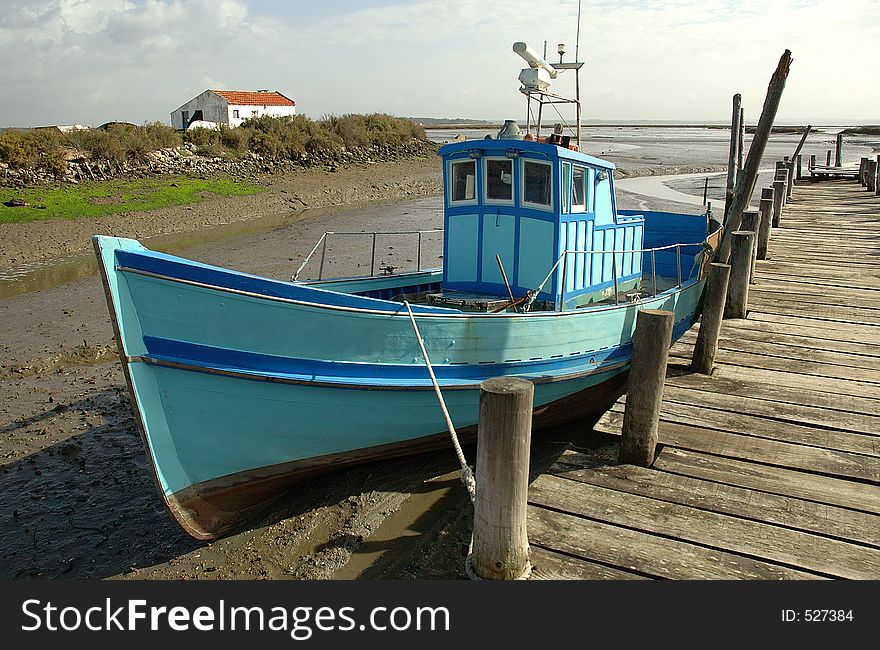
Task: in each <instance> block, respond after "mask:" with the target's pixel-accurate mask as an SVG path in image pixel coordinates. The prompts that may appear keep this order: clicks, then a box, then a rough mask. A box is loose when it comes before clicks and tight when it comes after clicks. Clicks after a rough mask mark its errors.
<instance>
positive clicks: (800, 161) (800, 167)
mask: <svg viewBox="0 0 880 650" xmlns="http://www.w3.org/2000/svg"><path fill="white" fill-rule="evenodd" d="M796 164H797V176H796V177H795V179H796V180H801V179H802V178H803V177H804V154H802V153H799V154H798V155H797V163H796Z"/></svg>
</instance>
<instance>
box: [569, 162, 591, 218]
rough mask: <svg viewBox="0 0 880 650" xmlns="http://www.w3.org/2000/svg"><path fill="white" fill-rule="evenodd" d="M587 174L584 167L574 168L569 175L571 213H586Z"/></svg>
mask: <svg viewBox="0 0 880 650" xmlns="http://www.w3.org/2000/svg"><path fill="white" fill-rule="evenodd" d="M588 177H589V174H588V173H587V169H586V167H575V168H574V169H573V170H572V175H571V211H572V212H586V211H587V178H588Z"/></svg>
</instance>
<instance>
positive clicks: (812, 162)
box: [810, 153, 816, 176]
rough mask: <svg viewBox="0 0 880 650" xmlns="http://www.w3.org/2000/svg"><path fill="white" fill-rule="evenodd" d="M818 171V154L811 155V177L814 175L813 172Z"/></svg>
mask: <svg viewBox="0 0 880 650" xmlns="http://www.w3.org/2000/svg"><path fill="white" fill-rule="evenodd" d="M815 169H816V154H814V153H812V154H810V176H812V175H813V171H814V170H815Z"/></svg>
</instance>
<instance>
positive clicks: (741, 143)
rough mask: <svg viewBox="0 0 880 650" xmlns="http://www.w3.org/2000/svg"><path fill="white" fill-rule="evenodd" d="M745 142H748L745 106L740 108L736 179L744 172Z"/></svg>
mask: <svg viewBox="0 0 880 650" xmlns="http://www.w3.org/2000/svg"><path fill="white" fill-rule="evenodd" d="M745 142H746V110H745V109H744V108H742V107H741V108H740V109H739V138H738V139H737V143H736V149H737V151H736V179H737V181H739V177H740V176H742V172H743V157H744V156H745Z"/></svg>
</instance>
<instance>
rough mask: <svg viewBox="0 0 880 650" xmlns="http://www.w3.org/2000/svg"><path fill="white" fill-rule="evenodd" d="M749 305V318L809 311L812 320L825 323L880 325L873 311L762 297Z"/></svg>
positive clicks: (797, 313)
mask: <svg viewBox="0 0 880 650" xmlns="http://www.w3.org/2000/svg"><path fill="white" fill-rule="evenodd" d="M749 305H750V307H749V317H751V312H753V311H757V312H761V313H765V314H767V313H769V314H778V315H780V316H800V315H803V313H804V312H805V311H807V312H809V314H810V316H811V318H815V319H821V320H824V321H836V322H841V323H852V324H855V325H875V326H876V325H880V314H877V313H876V310H873V309H860V308H858V307H826V306H824V305H810V306H809V307H806V306H804V305H803V304H791V303H779V302H777V301H773V300H767V299H765V298H763V297H761V296H758V297H756V298H755V299H754V300H753V301H751V302H750V303H749Z"/></svg>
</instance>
